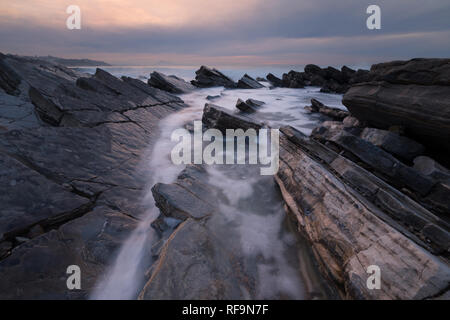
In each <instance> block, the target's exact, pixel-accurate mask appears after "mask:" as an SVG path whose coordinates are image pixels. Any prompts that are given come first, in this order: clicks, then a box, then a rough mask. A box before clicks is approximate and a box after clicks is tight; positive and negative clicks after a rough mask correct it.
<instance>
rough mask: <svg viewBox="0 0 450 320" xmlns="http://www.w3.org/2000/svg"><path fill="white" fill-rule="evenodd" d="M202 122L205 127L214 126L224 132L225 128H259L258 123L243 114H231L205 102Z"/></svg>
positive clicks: (260, 126) (260, 125)
mask: <svg viewBox="0 0 450 320" xmlns="http://www.w3.org/2000/svg"><path fill="white" fill-rule="evenodd" d="M202 122H203V124H204V125H205V126H206V127H207V128H215V129H219V130H220V131H222V133H225V131H226V129H243V130H247V129H261V128H262V127H263V124H262V123H258V122H256V121H254V120H253V119H251V118H249V117H247V116H245V115H235V114H232V113H231V112H230V111H228V110H227V109H225V108H222V107H219V106H216V105H213V104H210V103H207V104H206V105H205V108H204V109H203V118H202Z"/></svg>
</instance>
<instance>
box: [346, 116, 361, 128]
mask: <svg viewBox="0 0 450 320" xmlns="http://www.w3.org/2000/svg"><path fill="white" fill-rule="evenodd" d="M342 124H343V125H344V127H365V124H364V123H361V122H360V121H359V120H358V119H356V118H355V117H352V116H347V117H345V118H344V120H342Z"/></svg>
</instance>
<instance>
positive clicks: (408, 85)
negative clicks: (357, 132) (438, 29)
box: [343, 59, 450, 154]
mask: <svg viewBox="0 0 450 320" xmlns="http://www.w3.org/2000/svg"><path fill="white" fill-rule="evenodd" d="M449 66H450V60H449V59H413V60H410V61H394V62H390V63H383V64H379V65H374V66H372V69H371V72H370V76H371V77H372V78H373V79H374V80H376V81H372V82H369V83H362V84H359V85H354V86H352V88H351V89H350V90H349V91H348V92H347V93H346V94H345V96H344V99H343V103H344V105H345V106H346V107H347V109H348V110H349V111H350V113H351V114H352V116H354V117H356V118H358V119H359V120H362V121H366V122H368V123H369V125H371V126H373V127H376V128H381V129H387V128H389V127H390V126H394V125H399V126H403V127H404V128H405V130H406V134H407V135H408V136H409V137H412V138H414V139H415V140H418V141H419V142H421V143H422V144H424V145H425V146H427V147H431V148H434V149H436V151H439V150H441V153H442V154H443V153H445V152H442V151H443V148H444V149H445V150H449V149H450V142H449V141H450V127H449V126H448V123H449V121H450V118H449V117H450V116H449V115H450V107H449V106H450V90H449V88H450V82H449V81H448V80H446V79H448V78H450V67H449Z"/></svg>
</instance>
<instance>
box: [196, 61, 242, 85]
mask: <svg viewBox="0 0 450 320" xmlns="http://www.w3.org/2000/svg"><path fill="white" fill-rule="evenodd" d="M195 74H196V76H195V80H192V81H191V83H192V84H193V85H194V86H196V87H199V88H209V87H225V88H228V89H234V88H236V87H237V84H236V83H235V82H234V81H233V80H231V79H230V78H229V77H227V76H226V75H224V74H223V73H222V72H220V71H219V70H216V69H210V68H208V67H205V66H201V67H200V69H199V70H197V71H196V72H195Z"/></svg>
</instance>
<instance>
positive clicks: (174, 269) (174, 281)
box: [139, 165, 255, 300]
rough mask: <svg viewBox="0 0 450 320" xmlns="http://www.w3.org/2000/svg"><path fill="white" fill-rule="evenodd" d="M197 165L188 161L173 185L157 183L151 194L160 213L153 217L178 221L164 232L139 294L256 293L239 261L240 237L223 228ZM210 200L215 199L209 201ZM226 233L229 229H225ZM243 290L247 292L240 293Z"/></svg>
mask: <svg viewBox="0 0 450 320" xmlns="http://www.w3.org/2000/svg"><path fill="white" fill-rule="evenodd" d="M207 181H208V175H207V173H206V171H205V170H204V169H203V167H201V166H197V165H194V166H192V165H189V166H187V167H186V169H185V170H183V172H182V173H181V174H180V175H179V176H178V178H177V180H176V182H175V183H173V184H169V185H162V184H158V185H156V186H155V187H154V188H153V190H152V191H153V194H154V196H155V201H156V204H157V206H158V207H159V208H160V211H161V215H160V217H159V218H158V220H157V221H159V223H158V225H161V224H162V223H161V220H162V219H167V217H176V218H177V219H178V220H179V221H180V223H179V224H178V225H177V227H176V228H175V230H173V232H171V234H170V235H168V237H167V240H166V241H165V242H164V244H163V246H162V248H161V249H160V250H159V253H158V256H157V260H156V262H155V263H154V265H152V267H151V268H150V269H149V270H148V274H149V279H148V281H147V283H146V284H145V286H144V287H143V289H142V291H141V293H140V294H139V299H149V300H160V299H164V300H165V299H195V300H198V299H211V298H212V299H243V298H244V296H245V293H246V294H247V295H248V296H250V297H254V296H255V290H254V288H253V287H252V286H251V285H250V284H251V283H252V281H253V279H251V277H250V276H249V275H248V274H247V273H246V271H245V270H244V267H243V266H242V265H241V264H242V263H241V262H239V263H236V262H237V261H242V253H241V249H240V245H241V244H240V241H239V237H238V236H237V235H234V234H232V233H231V237H230V236H229V237H228V238H227V240H226V241H223V238H221V237H220V236H219V233H220V229H221V228H226V225H227V222H226V221H223V220H222V216H221V213H220V212H219V211H218V208H217V206H216V205H217V195H216V194H215V188H214V187H212V186H211V185H209V184H208V182H207ZM211 202H214V203H213V204H212V203H211ZM227 232H232V231H231V230H227ZM244 292H245V293H244Z"/></svg>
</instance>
